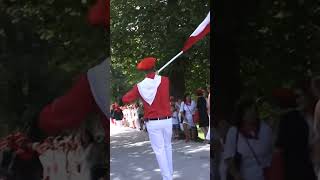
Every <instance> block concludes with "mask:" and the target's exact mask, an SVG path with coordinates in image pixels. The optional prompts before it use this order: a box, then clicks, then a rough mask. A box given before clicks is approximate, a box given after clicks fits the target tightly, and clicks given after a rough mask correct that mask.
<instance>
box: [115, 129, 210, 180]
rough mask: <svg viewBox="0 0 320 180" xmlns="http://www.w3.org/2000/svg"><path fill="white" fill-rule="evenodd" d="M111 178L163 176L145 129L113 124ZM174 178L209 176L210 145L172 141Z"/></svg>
mask: <svg viewBox="0 0 320 180" xmlns="http://www.w3.org/2000/svg"><path fill="white" fill-rule="evenodd" d="M110 131H111V132H110V136H111V140H110V145H111V157H110V162H111V164H110V166H111V173H110V177H111V180H161V179H162V178H161V174H160V169H159V167H158V164H157V160H156V157H155V155H154V153H153V151H152V148H151V145H150V141H149V138H148V135H147V133H146V132H142V131H137V130H135V129H131V128H125V127H116V126H113V125H112V126H111V127H110ZM172 145H173V166H174V176H173V179H174V180H208V179H210V177H209V176H210V175H209V172H210V164H209V158H210V153H209V152H210V146H209V145H208V144H204V143H195V142H190V143H185V142H184V141H183V140H177V141H173V142H172Z"/></svg>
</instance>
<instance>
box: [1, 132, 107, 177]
mask: <svg viewBox="0 0 320 180" xmlns="http://www.w3.org/2000/svg"><path fill="white" fill-rule="evenodd" d="M103 140H104V137H103V135H100V136H94V135H93V134H92V133H91V132H90V131H89V130H87V129H81V130H78V131H75V132H73V133H71V134H69V135H66V134H65V135H61V136H55V137H47V138H46V139H45V140H43V141H41V142H33V141H31V139H29V138H28V136H27V135H26V134H24V133H21V132H17V133H14V134H10V135H8V136H7V137H4V138H2V139H1V142H0V144H1V146H0V151H1V158H0V161H1V178H2V179H8V180H10V179H15V180H20V179H29V178H32V179H34V180H40V179H42V180H82V179H83V180H90V179H92V180H101V179H104V178H105V172H106V167H105V166H106V163H104V162H105V161H107V157H106V155H105V152H104V151H103V149H105V147H102V146H105V145H104V142H103ZM28 161H29V162H30V161H33V162H31V164H37V162H39V165H40V167H39V166H38V167H39V168H36V166H34V167H32V168H31V169H30V171H24V169H29V167H23V165H24V164H26V163H25V162H28Z"/></svg>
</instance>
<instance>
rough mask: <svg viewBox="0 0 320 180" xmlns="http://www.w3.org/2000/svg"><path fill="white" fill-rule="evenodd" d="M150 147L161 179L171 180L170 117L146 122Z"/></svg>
mask: <svg viewBox="0 0 320 180" xmlns="http://www.w3.org/2000/svg"><path fill="white" fill-rule="evenodd" d="M146 126H147V129H148V134H149V139H150V142H151V147H152V149H153V151H154V153H155V154H156V157H157V161H158V165H159V167H160V170H161V174H162V179H163V180H172V176H173V165H172V145H171V138H172V119H171V118H170V119H167V120H155V121H148V122H146Z"/></svg>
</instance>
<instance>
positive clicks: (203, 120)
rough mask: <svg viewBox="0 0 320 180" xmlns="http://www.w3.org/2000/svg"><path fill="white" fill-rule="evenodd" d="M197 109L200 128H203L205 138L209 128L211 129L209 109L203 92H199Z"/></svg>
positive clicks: (199, 90)
mask: <svg viewBox="0 0 320 180" xmlns="http://www.w3.org/2000/svg"><path fill="white" fill-rule="evenodd" d="M197 96H198V99H197V109H198V112H199V127H200V128H201V130H202V132H203V133H204V137H206V136H207V133H208V127H209V117H208V108H207V101H206V99H205V97H204V96H203V90H202V89H198V90H197Z"/></svg>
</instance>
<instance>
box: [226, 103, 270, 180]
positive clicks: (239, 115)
mask: <svg viewBox="0 0 320 180" xmlns="http://www.w3.org/2000/svg"><path fill="white" fill-rule="evenodd" d="M235 114H236V120H237V122H236V126H233V127H231V128H230V129H229V131H228V133H227V137H226V143H225V147H224V160H225V163H226V165H227V166H226V167H227V169H230V171H229V172H230V175H231V176H233V178H234V179H236V180H264V179H265V177H264V168H266V167H268V166H270V164H271V158H272V130H271V128H270V127H269V126H268V125H267V123H265V122H263V121H261V120H259V117H258V111H257V107H256V105H255V101H254V99H251V98H248V99H244V100H242V101H240V103H239V104H238V107H237V110H236V113H235ZM236 154H240V156H241V160H240V162H239V164H238V166H239V167H238V168H237V163H236V158H235V156H236ZM224 175H226V174H224ZM224 175H222V177H221V178H222V180H224V179H226V176H224Z"/></svg>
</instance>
